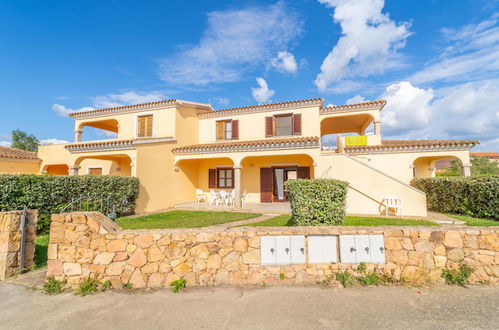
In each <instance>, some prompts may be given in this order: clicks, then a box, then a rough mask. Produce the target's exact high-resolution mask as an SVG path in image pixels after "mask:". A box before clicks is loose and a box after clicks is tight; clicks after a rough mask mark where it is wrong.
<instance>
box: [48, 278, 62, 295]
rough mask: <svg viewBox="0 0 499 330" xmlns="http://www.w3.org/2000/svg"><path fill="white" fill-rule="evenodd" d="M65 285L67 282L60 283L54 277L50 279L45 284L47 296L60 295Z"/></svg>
mask: <svg viewBox="0 0 499 330" xmlns="http://www.w3.org/2000/svg"><path fill="white" fill-rule="evenodd" d="M65 285H66V281H58V280H56V279H54V278H53V277H49V278H47V280H46V281H45V283H43V291H44V292H45V293H47V294H58V293H61V292H62V291H63V289H64V286H65Z"/></svg>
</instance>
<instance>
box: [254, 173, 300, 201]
mask: <svg viewBox="0 0 499 330" xmlns="http://www.w3.org/2000/svg"><path fill="white" fill-rule="evenodd" d="M293 179H310V168H309V167H262V168H260V202H262V203H272V202H284V201H286V199H287V198H286V193H285V192H284V183H285V182H286V181H287V180H293Z"/></svg>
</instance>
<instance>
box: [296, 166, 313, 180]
mask: <svg viewBox="0 0 499 330" xmlns="http://www.w3.org/2000/svg"><path fill="white" fill-rule="evenodd" d="M296 176H297V178H298V179H310V167H298V173H297V174H296Z"/></svg>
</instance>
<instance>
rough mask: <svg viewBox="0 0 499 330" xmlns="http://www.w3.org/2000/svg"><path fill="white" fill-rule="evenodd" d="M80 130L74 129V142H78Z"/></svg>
mask: <svg viewBox="0 0 499 330" xmlns="http://www.w3.org/2000/svg"><path fill="white" fill-rule="evenodd" d="M81 132H82V131H81V130H76V131H75V142H80V141H81Z"/></svg>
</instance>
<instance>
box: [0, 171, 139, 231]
mask: <svg viewBox="0 0 499 330" xmlns="http://www.w3.org/2000/svg"><path fill="white" fill-rule="evenodd" d="M138 194H139V181H138V179H137V178H131V177H122V176H107V175H106V176H90V175H84V176H53V175H26V174H21V175H0V210H4V211H5V210H21V209H23V208H24V207H25V206H26V207H27V208H28V209H37V210H38V212H39V217H38V225H37V226H38V231H39V232H44V231H47V230H48V229H49V226H50V216H51V214H53V213H59V212H60V211H61V209H62V208H63V207H64V206H66V205H68V203H70V202H71V201H72V200H73V199H77V198H79V197H80V196H81V195H85V196H88V195H90V196H93V197H96V198H97V199H100V198H101V196H104V198H105V199H106V200H109V202H108V203H107V205H111V207H112V205H116V213H117V214H118V216H121V215H127V214H133V212H134V209H135V200H136V199H137V196H138ZM107 205H106V206H101V203H100V202H95V203H94V202H93V201H88V200H87V201H85V202H84V203H83V205H82V209H83V210H87V209H88V210H96V211H101V212H104V213H105V212H107V211H108V210H107V208H108V207H107ZM102 208H103V209H102Z"/></svg>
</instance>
